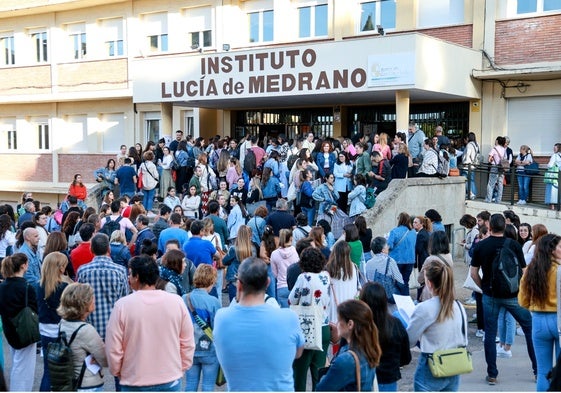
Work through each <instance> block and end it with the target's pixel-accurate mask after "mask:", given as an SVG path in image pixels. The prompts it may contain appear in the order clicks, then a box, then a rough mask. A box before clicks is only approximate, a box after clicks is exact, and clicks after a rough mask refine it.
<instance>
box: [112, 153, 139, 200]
mask: <svg viewBox="0 0 561 393" xmlns="http://www.w3.org/2000/svg"><path fill="white" fill-rule="evenodd" d="M131 164H132V159H130V158H128V157H127V158H125V165H123V166H122V167H120V168H119V169H117V172H116V173H115V184H119V185H120V190H121V196H124V195H128V196H129V197H131V198H132V197H133V196H134V194H135V193H136V171H135V170H134V168H133V167H132V166H131Z"/></svg>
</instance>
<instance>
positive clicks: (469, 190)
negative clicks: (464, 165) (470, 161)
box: [462, 170, 477, 198]
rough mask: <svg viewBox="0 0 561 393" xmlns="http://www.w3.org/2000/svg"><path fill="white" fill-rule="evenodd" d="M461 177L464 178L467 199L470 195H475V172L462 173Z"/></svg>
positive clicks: (464, 171)
mask: <svg viewBox="0 0 561 393" xmlns="http://www.w3.org/2000/svg"><path fill="white" fill-rule="evenodd" d="M462 176H465V178H466V179H467V181H466V197H467V198H469V197H470V196H471V194H473V195H477V187H475V171H473V170H471V171H466V170H463V171H462Z"/></svg>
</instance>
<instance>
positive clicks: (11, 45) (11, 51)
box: [0, 32, 16, 67]
mask: <svg viewBox="0 0 561 393" xmlns="http://www.w3.org/2000/svg"><path fill="white" fill-rule="evenodd" d="M6 43H7V44H8V45H6ZM0 48H1V49H2V50H3V51H4V53H3V54H2V55H3V56H2V57H3V61H2V66H4V67H10V66H14V65H16V41H15V37H14V33H13V32H6V33H4V34H0Z"/></svg>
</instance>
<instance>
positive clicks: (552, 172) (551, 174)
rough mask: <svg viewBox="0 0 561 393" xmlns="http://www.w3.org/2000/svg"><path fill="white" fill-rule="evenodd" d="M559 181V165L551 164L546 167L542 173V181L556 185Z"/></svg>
mask: <svg viewBox="0 0 561 393" xmlns="http://www.w3.org/2000/svg"><path fill="white" fill-rule="evenodd" d="M558 181H559V166H558V165H557V164H555V165H553V166H552V167H551V168H547V171H545V173H544V174H543V182H544V183H545V184H553V186H554V187H557V185H558Z"/></svg>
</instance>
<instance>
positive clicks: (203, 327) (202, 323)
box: [183, 294, 226, 386]
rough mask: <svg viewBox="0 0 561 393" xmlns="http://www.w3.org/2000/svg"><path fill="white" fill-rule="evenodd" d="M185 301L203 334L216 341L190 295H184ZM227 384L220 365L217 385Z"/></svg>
mask: <svg viewBox="0 0 561 393" xmlns="http://www.w3.org/2000/svg"><path fill="white" fill-rule="evenodd" d="M183 299H184V300H185V304H186V305H187V308H188V309H189V312H190V313H191V315H192V316H193V318H194V319H195V322H196V323H197V325H199V327H200V328H201V330H202V331H203V333H204V334H205V335H206V336H207V337H208V339H209V340H210V341H214V336H213V334H212V328H211V327H210V325H209V324H208V323H206V322H205V321H204V320H203V319H202V318H201V317H200V316H199V314H197V311H196V310H195V308H194V307H193V305H192V304H191V300H190V299H189V294H186V295H184V297H183ZM225 383H226V377H225V376H224V371H223V370H222V366H220V365H219V367H218V373H217V374H216V381H215V384H216V385H218V386H222V385H224V384H225Z"/></svg>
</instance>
